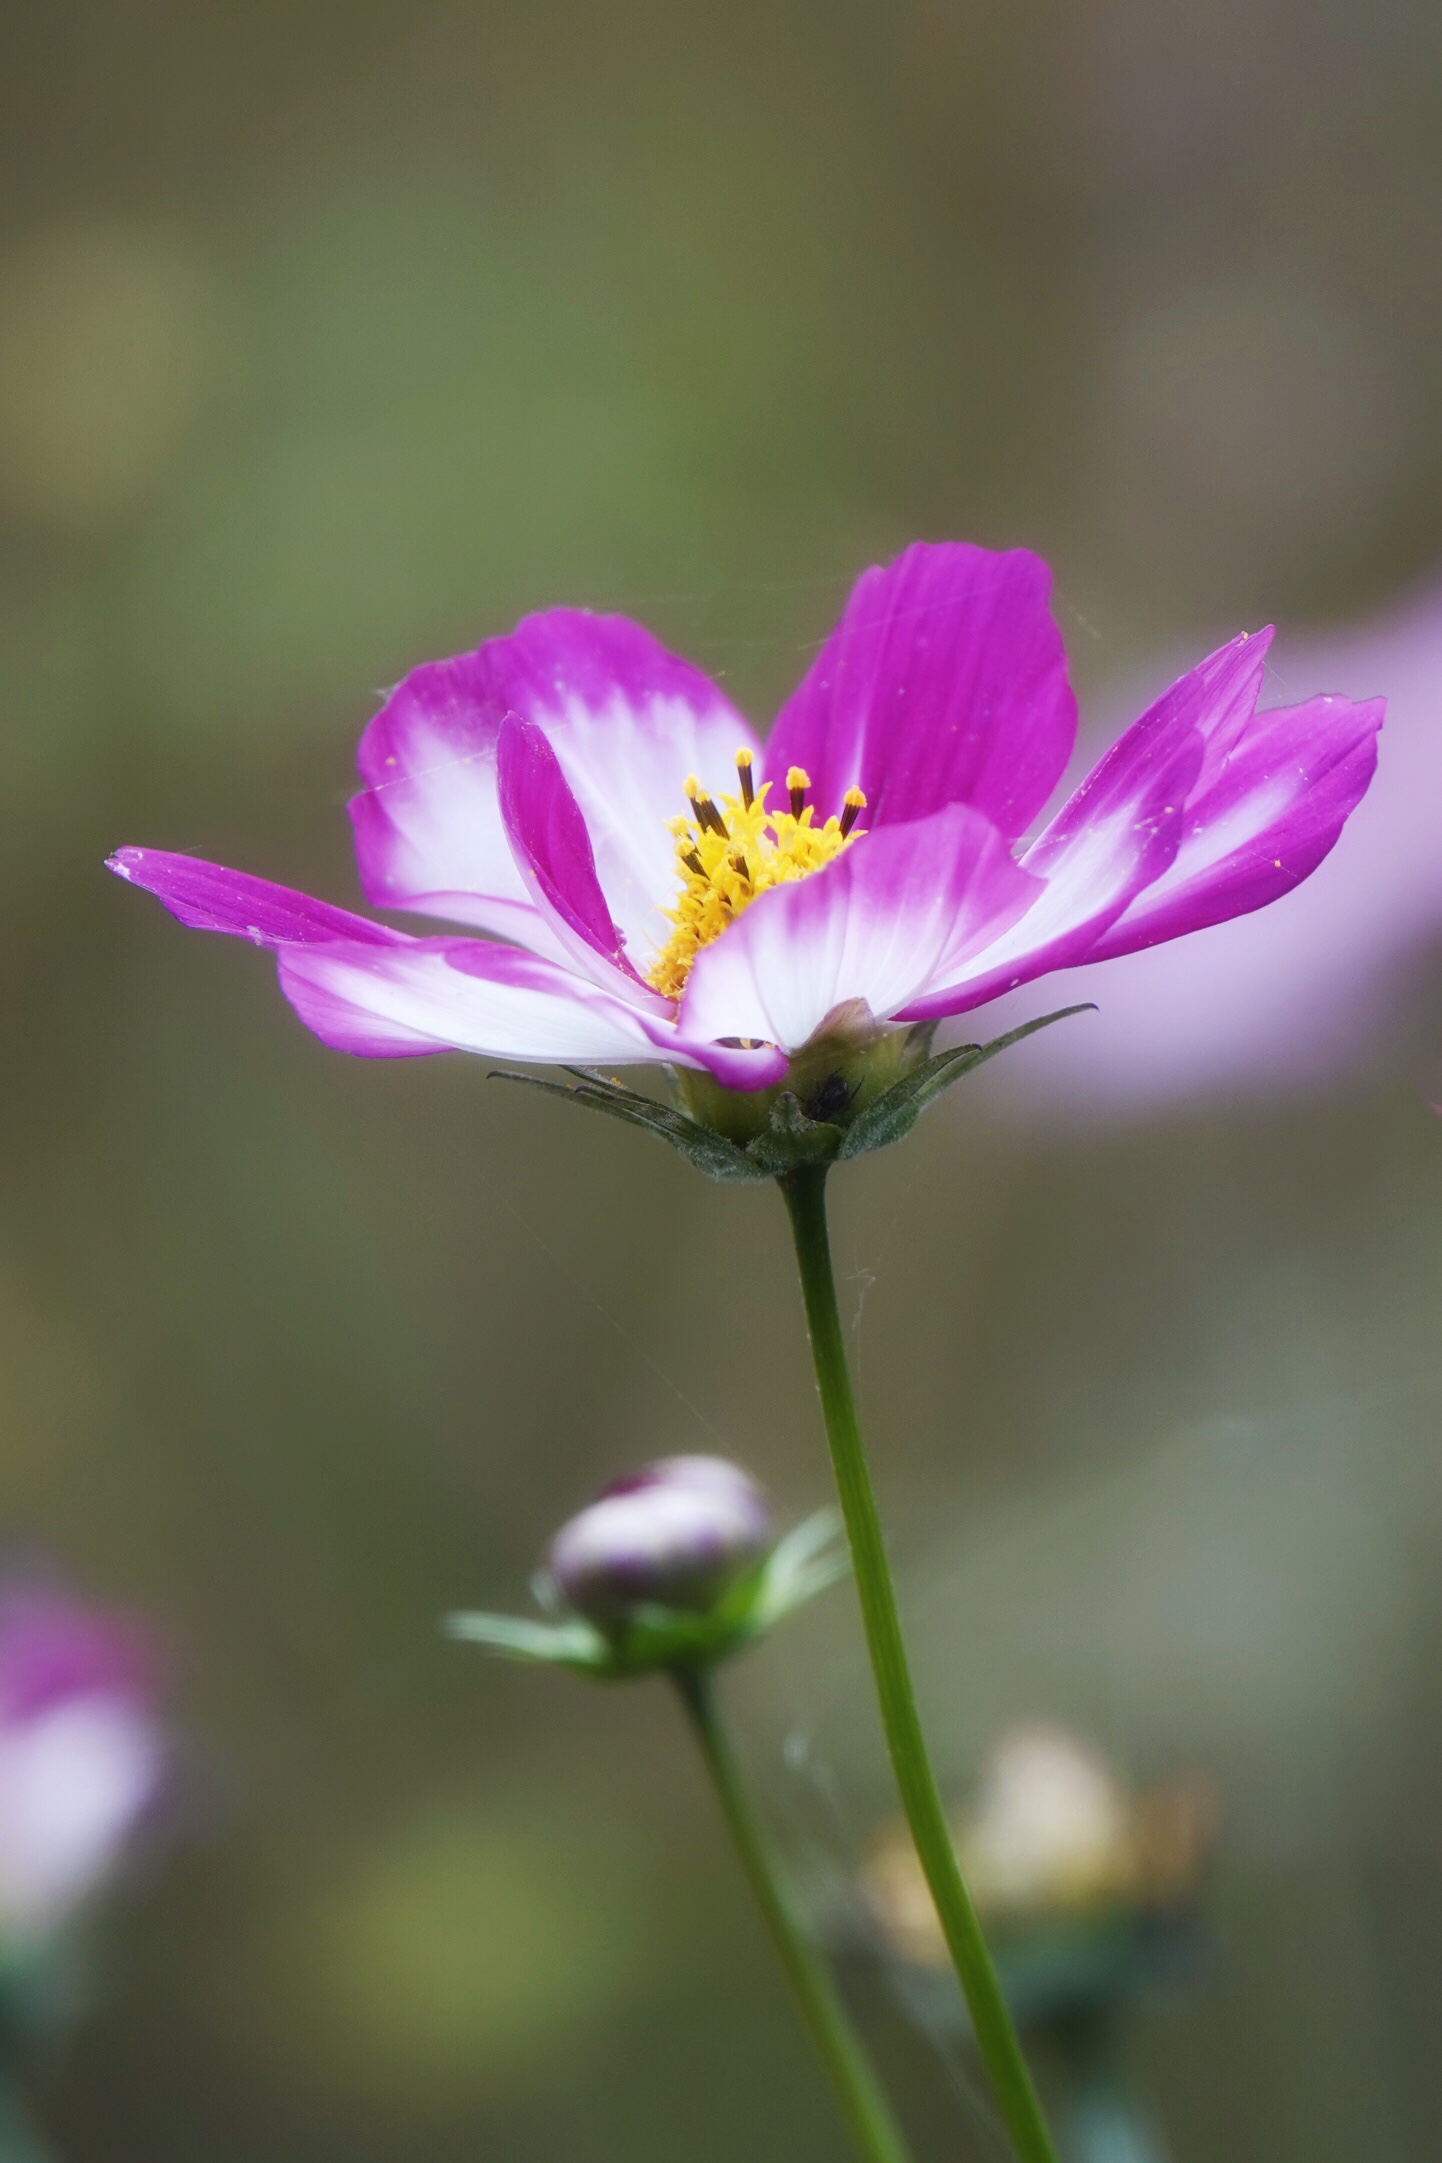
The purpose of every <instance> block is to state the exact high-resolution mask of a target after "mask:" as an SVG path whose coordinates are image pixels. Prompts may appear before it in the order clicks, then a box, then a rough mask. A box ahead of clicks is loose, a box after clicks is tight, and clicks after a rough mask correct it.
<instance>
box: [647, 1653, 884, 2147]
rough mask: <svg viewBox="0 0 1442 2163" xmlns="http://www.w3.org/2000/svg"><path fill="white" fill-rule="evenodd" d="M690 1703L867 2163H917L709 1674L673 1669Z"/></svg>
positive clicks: (744, 1855)
mask: <svg viewBox="0 0 1442 2163" xmlns="http://www.w3.org/2000/svg"><path fill="white" fill-rule="evenodd" d="M673 1673H674V1675H675V1680H676V1685H677V1688H678V1689H679V1690H680V1692H681V1697H682V1701H683V1702H684V1704H685V1706H686V1710H687V1712H688V1713H689V1714H690V1716H691V1722H692V1725H693V1727H694V1728H695V1730H696V1739H697V1741H698V1742H699V1743H700V1745H701V1755H702V1756H703V1757H704V1758H705V1760H706V1768H707V1770H708V1772H709V1773H710V1775H711V1778H712V1780H713V1781H714V1783H715V1786H716V1793H717V1795H718V1797H719V1798H720V1803H721V1809H722V1813H723V1815H724V1816H725V1819H726V1823H727V1826H728V1827H729V1829H730V1833H731V1837H732V1839H733V1840H734V1841H735V1843H736V1849H737V1852H738V1854H739V1855H740V1857H741V1861H742V1864H743V1866H744V1868H745V1871H746V1875H747V1877H748V1878H749V1879H750V1881H751V1890H752V1892H753V1893H755V1895H756V1898H757V1901H758V1902H759V1904H760V1907H761V1912H762V1914H763V1915H764V1916H765V1918H766V1922H767V1926H768V1928H769V1929H770V1932H771V1935H772V1937H773V1939H774V1940H775V1943H776V1950H777V1952H778V1953H779V1954H780V1955H781V1964H782V1966H783V1967H784V1968H785V1970H786V1973H787V1974H788V1976H789V1977H790V1978H791V1984H792V1988H793V1989H794V1990H795V1992H796V1995H797V1997H798V1998H799V2000H800V2001H801V2010H802V2012H803V2013H804V2014H805V2016H806V2022H807V2025H808V2026H809V2028H810V2030H811V2033H812V2037H813V2039H814V2041H815V2043H816V2047H817V2049H818V2050H819V2051H820V2053H821V2056H822V2058H823V2060H824V2061H825V2065H826V2070H827V2072H828V2073H829V2074H830V2075H831V2079H832V2082H833V2084H834V2086H835V2089H836V2093H837V2096H838V2098H839V2099H840V2103H841V2108H842V2110H843V2112H844V2113H845V2115H846V2119H847V2123H848V2124H849V2125H850V2127H851V2133H852V2137H853V2139H854V2140H855V2143H856V2147H857V2151H858V2153H859V2154H861V2155H862V2156H864V2157H865V2158H866V2159H867V2163H911V2159H910V2153H909V2150H908V2149H907V2146H906V2143H905V2141H904V2140H903V2139H902V2136H901V2132H900V2129H899V2128H898V2126H897V2124H896V2120H895V2119H894V2118H893V2116H892V2114H891V2106H890V2104H889V2103H888V2102H887V2100H886V2097H885V2095H884V2093H883V2092H882V2088H881V2084H880V2082H879V2081H878V2080H877V2078H876V2075H875V2073H874V2072H873V2071H872V2069H871V2064H870V2061H869V2059H868V2058H867V2055H866V2051H865V2049H864V2047H863V2045H862V2042H861V2039H860V2037H859V2036H858V2035H857V2033H856V2031H855V2029H854V2028H853V2027H852V2025H851V2021H850V2019H849V2018H848V2016H847V2013H846V2009H845V2007H844V2006H843V2005H842V2003H841V2000H840V1998H839V1997H838V1996H837V1993H836V1989H835V1986H834V1984H833V1983H832V1980H831V1977H830V1975H829V1974H828V1973H827V1970H826V1965H825V1963H824V1961H823V1960H822V1959H821V1957H820V1955H819V1954H818V1953H817V1952H816V1950H815V1948H814V1947H813V1946H812V1944H811V1942H810V1940H809V1939H808V1938H807V1936H806V1933H805V1932H804V1930H803V1929H802V1928H801V1925H800V1923H799V1922H798V1921H797V1919H796V1916H795V1915H794V1914H793V1912H792V1908H791V1903H790V1900H789V1899H788V1897H787V1894H786V1891H785V1889H784V1887H783V1886H782V1884H781V1881H780V1879H779V1878H778V1877H777V1874H776V1871H775V1869H774V1867H773V1865H772V1861H771V1856H770V1852H769V1850H768V1847H767V1844H766V1837H765V1834H764V1833H763V1832H762V1830H761V1826H760V1823H759V1821H758V1819H757V1816H756V1812H755V1810H754V1808H753V1807H752V1803H751V1799H750V1797H749V1795H748V1794H747V1792H746V1787H745V1783H744V1782H743V1780H742V1777H741V1770H740V1767H739V1766H738V1765H737V1762H736V1758H735V1755H734V1753H733V1752H732V1749H731V1745H730V1742H729V1740H728V1739H727V1735H726V1730H725V1728H724V1727H723V1725H722V1723H721V1716H720V1713H719V1710H718V1708H717V1704H716V1692H715V1686H714V1683H713V1681H712V1676H711V1670H710V1669H709V1668H707V1667H681V1668H676V1669H674V1670H673Z"/></svg>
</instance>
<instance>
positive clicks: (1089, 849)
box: [111, 543, 1382, 1090]
mask: <svg viewBox="0 0 1442 2163" xmlns="http://www.w3.org/2000/svg"><path fill="white" fill-rule="evenodd" d="M1048 590H1049V574H1048V572H1047V570H1046V567H1045V565H1044V564H1042V563H1041V562H1040V560H1039V559H1038V558H1037V557H1035V556H1033V555H1030V554H1028V553H1027V552H1026V551H1024V550H1015V551H1012V552H1010V553H1007V554H999V555H998V554H992V553H989V552H988V551H986V550H983V549H979V548H974V547H970V546H966V545H963V544H959V543H948V544H942V545H938V546H932V545H927V544H921V543H918V544H917V545H916V546H914V547H912V548H910V549H908V550H907V551H906V552H905V554H903V555H902V556H900V557H899V558H898V559H897V560H896V562H894V563H893V564H891V565H890V566H888V567H887V568H885V569H878V570H871V571H868V572H866V573H865V574H864V576H863V577H862V578H861V579H860V580H859V582H858V583H857V585H856V587H855V588H854V590H853V592H852V594H851V597H850V599H849V600H848V602H847V605H846V608H845V611H844V613H843V615H842V618H841V621H840V623H839V624H838V625H837V627H836V629H835V630H834V631H833V632H832V634H831V636H830V638H829V639H828V640H827V641H826V643H825V645H824V646H823V647H822V649H821V651H820V653H819V654H818V655H817V657H816V659H815V661H814V663H813V665H812V667H811V668H810V670H809V671H808V673H807V675H806V676H805V678H804V679H803V681H802V683H801V684H800V686H799V687H798V689H797V690H796V691H795V692H794V693H793V695H792V696H791V698H790V699H789V700H788V701H787V703H786V705H785V706H784V707H783V709H782V712H781V714H780V716H779V718H778V720H777V722H776V725H775V727H774V729H773V730H772V733H771V736H770V739H769V741H768V743H767V744H766V746H765V748H764V749H763V747H762V745H761V744H760V742H759V741H758V740H757V738H756V737H755V736H754V735H753V733H752V731H751V729H750V728H749V727H748V725H747V723H746V722H745V721H744V720H743V719H742V718H741V716H740V715H739V714H738V713H737V712H736V711H735V710H734V708H733V707H732V706H731V705H730V704H729V702H728V701H727V699H726V698H725V696H724V695H723V693H722V692H721V691H720V689H719V688H718V687H717V686H716V685H715V684H714V683H712V682H711V681H710V680H709V679H708V678H707V677H706V676H704V675H702V674H701V673H700V671H699V670H697V669H695V668H693V667H691V666H690V665H689V664H688V663H687V662H685V661H682V660H679V659H677V658H676V657H675V656H673V655H671V654H669V653H667V652H666V651H664V649H663V648H662V647H660V646H659V645H658V644H657V643H656V641H655V640H654V639H653V638H651V636H650V635H649V633H647V632H646V631H644V630H642V629H641V628H640V627H639V626H638V625H636V624H634V623H631V622H629V621H627V620H626V619H625V618H623V617H618V616H593V615H589V614H587V613H585V612H582V611H579V610H574V609H552V610H549V611H547V612H545V613H544V614H541V615H536V616H530V617H527V618H526V619H525V620H524V621H523V622H522V623H521V624H520V626H519V627H518V628H517V630H516V631H515V632H513V633H512V634H511V636H510V637H508V638H498V639H492V640H489V641H488V642H487V643H485V644H484V645H482V646H480V647H479V648H477V650H476V651H475V652H474V653H470V654H465V655H462V656H461V657H460V658H458V659H456V660H452V661H441V662H434V663H431V664H428V665H426V666H424V667H421V668H419V669H416V670H415V671H414V672H413V673H412V674H411V675H410V676H408V677H407V678H406V679H405V681H404V682H403V683H402V684H401V685H400V686H399V688H398V689H397V690H396V691H395V692H394V693H393V694H392V695H391V697H390V698H389V699H388V700H387V702H386V704H385V706H384V707H383V708H382V710H381V712H380V713H379V714H378V715H377V717H376V719H375V720H374V721H373V722H372V723H371V724H370V726H369V728H368V729H367V730H366V732H365V734H364V736H363V738H362V740H361V745H360V754H359V765H360V773H361V779H362V781H363V783H364V787H363V788H362V790H361V793H360V794H359V795H358V796H357V797H355V798H354V799H353V801H352V803H351V807H350V808H351V817H352V820H353V823H354V827H355V836H356V848H357V854H358V858H359V866H360V876H361V884H362V886H363V888H364V890H365V893H366V896H367V898H368V900H369V901H370V902H371V903H372V904H373V905H375V906H376V907H378V908H387V909H402V910H413V911H416V912H419V913H420V914H422V915H428V916H432V917H437V918H440V919H443V920H447V921H449V922H451V923H453V924H462V925H465V926H467V927H469V932H468V933H467V934H459V933H457V932H455V931H448V932H445V933H442V934H440V935H438V936H431V937H423V938H417V937H412V936H410V935H408V934H406V933H405V932H402V931H400V930H398V929H395V928H393V927H392V926H391V925H389V924H384V923H378V922H375V921H374V920H371V919H368V918H365V917H361V916H357V915H353V914H351V913H350V912H348V911H346V910H343V909H339V908H335V907H332V906H331V905H330V904H328V903H325V902H320V901H314V900H310V899H309V898H307V897H306V896H304V895H301V894H297V893H294V892H291V891H290V890H289V889H287V888H284V887H278V886H274V885H272V884H270V883H269V882H268V881H265V880H261V879H255V878H251V877H249V876H247V875H246V874H244V873H241V872H234V871H227V870H224V869H222V868H220V867H219V866H217V865H213V864H207V863H203V862H199V861H197V860H196V859H194V858H190V857H184V856H174V855H168V854H164V853H161V852H159V851H155V850H151V849H138V848H126V849H122V850H121V851H120V852H119V853H118V854H117V855H116V856H115V857H114V858H112V859H111V868H112V869H114V870H115V871H117V872H119V873H120V875H121V876H122V877H123V878H126V879H129V880H131V881H133V882H134V883H135V884H137V885H140V886H144V887H147V888H148V889H149V890H150V891H151V892H152V893H154V894H155V895H156V896H157V897H158V898H159V899H160V900H161V901H162V902H163V903H164V904H165V906H166V907H167V908H168V909H170V910H171V912H172V913H173V914H174V915H175V916H177V917H179V918H180V920H181V921H182V922H183V923H186V924H190V925H194V926H196V927H198V928H200V929H204V930H210V931H223V932H230V933H233V934H236V935H238V936H240V937H244V938H249V939H251V940H253V941H254V942H255V943H256V944H257V945H261V946H265V947H269V948H270V949H272V950H273V951H274V953H275V954H276V956H277V959H278V962H279V968H280V980H281V987H282V989H283V991H284V992H285V995H286V997H287V998H288V999H289V1000H290V1002H291V1004H292V1006H293V1007H294V1008H295V1009H296V1011H297V1013H298V1014H299V1015H300V1017H301V1019H302V1020H303V1021H305V1022H306V1023H307V1024H308V1025H309V1027H310V1028H311V1029H313V1030H314V1031H315V1032H316V1034H317V1035H318V1036H320V1037H321V1038H322V1039H323V1040H324V1041H325V1042H326V1043H328V1044H331V1045H334V1046H335V1047H336V1048H338V1049H340V1050H343V1051H350V1052H358V1053H361V1054H364V1055H367V1056H371V1057H411V1056H415V1055H418V1054H423V1053H428V1052H438V1051H443V1050H447V1049H458V1050H464V1051H473V1052H482V1053H486V1054H489V1055H491V1056H493V1057H499V1058H509V1059H514V1060H518V1061H521V1062H524V1063H527V1064H546V1063H559V1064H562V1065H573V1064H575V1065H592V1064H601V1065H616V1064H623V1063H637V1062H653V1061H664V1062H666V1063H668V1064H669V1065H671V1066H673V1067H675V1068H679V1069H700V1070H702V1071H704V1072H706V1073H709V1074H710V1075H711V1076H712V1077H713V1078H714V1079H715V1081H716V1082H718V1083H720V1084H721V1085H722V1086H723V1087H725V1088H727V1089H735V1090H758V1089H764V1088H769V1087H773V1086H774V1085H776V1084H777V1083H778V1082H780V1081H781V1080H782V1078H783V1077H784V1076H785V1074H786V1072H787V1069H788V1065H789V1063H790V1061H791V1059H792V1057H793V1055H795V1054H797V1053H798V1052H800V1051H801V1050H802V1048H803V1047H806V1046H808V1045H814V1044H815V1043H817V1042H818V1041H825V1040H826V1039H827V1037H828V1035H829V1034H836V1035H838V1036H841V1035H844V1036H845V1037H846V1038H847V1040H848V1041H851V1042H856V1041H858V1040H864V1039H868V1038H870V1039H876V1038H879V1037H880V1036H881V1035H883V1034H885V1033H887V1032H889V1031H891V1030H893V1029H895V1028H899V1027H909V1026H911V1025H915V1024H927V1023H931V1022H934V1021H936V1020H938V1019H941V1018H943V1017H945V1016H948V1015H954V1014H960V1013H964V1012H966V1011H968V1010H969V1009H971V1008H973V1007H977V1006H979V1005H981V1004H983V1003H984V1002H985V1001H987V1000H989V999H992V998H994V997H996V996H997V995H998V994H1000V993H1003V992H1006V991H1010V990H1012V989H1014V988H1015V987H1016V986H1018V985H1020V984H1024V983H1027V982H1030V981H1031V980H1032V979H1034V978H1036V977H1039V976H1042V975H1044V974H1046V973H1047V972H1049V971H1051V970H1056V969H1065V968H1071V967H1073V966H1075V965H1076V964H1078V963H1080V962H1083V961H1089V960H1092V961H1094V960H1100V959H1104V958H1109V957H1111V956H1114V955H1118V954H1125V953H1129V952H1131V951H1133V950H1134V949H1136V948H1138V947H1145V946H1151V945H1155V944H1157V943H1158V942H1160V941H1162V940H1166V939H1174V938H1177V937H1179V936H1180V935H1181V934H1182V933H1184V932H1189V931H1195V930H1198V929H1200V928H1202V927H1203V926H1205V925H1209V924H1214V923H1217V922H1219V921H1221V920H1222V919H1224V918H1227V917H1232V916H1237V915H1241V914H1243V913H1245V912H1246V911H1248V910H1252V909H1257V908H1260V907H1261V906H1262V905H1263V904H1264V903H1265V902H1269V901H1271V900H1273V899H1275V898H1276V897H1277V896H1278V895H1280V894H1283V893H1285V892H1286V891H1287V890H1288V889H1289V888H1290V887H1293V886H1295V885H1296V884H1297V883H1298V881H1299V880H1301V879H1304V878H1305V877H1306V876H1307V875H1308V873H1309V872H1311V871H1312V870H1313V869H1314V868H1315V866H1316V865H1317V864H1318V863H1320V862H1321V860H1322V858H1323V857H1324V856H1325V855H1326V854H1327V851H1328V850H1329V849H1330V848H1331V846H1332V844H1333V843H1334V842H1335V840H1336V838H1337V835H1338V833H1339V832H1340V830H1341V827H1342V824H1343V822H1344V820H1345V819H1346V817H1347V815H1348V813H1349V812H1350V811H1351V810H1352V809H1353V807H1354V805H1355V804H1356V803H1357V802H1358V800H1359V798H1360V797H1361V795H1362V793H1363V791H1364V790H1365V789H1366V787H1367V784H1368V781H1369V780H1370V778H1371V775H1372V772H1373V768H1374V764H1375V757H1376V733H1377V729H1378V727H1379V725H1380V723H1381V718H1382V705H1381V702H1380V701H1379V700H1370V701H1367V702H1364V703H1362V704H1354V703H1352V702H1350V701H1348V700H1346V699H1341V698H1328V697H1321V698H1312V699H1309V700H1308V701H1307V702H1306V703H1304V704H1302V705H1298V706H1290V707H1284V708H1280V709H1277V710H1275V711H1272V712H1268V713H1263V714H1258V713H1257V712H1256V705H1257V699H1258V696H1259V693H1260V690H1261V685H1262V670H1263V662H1264V659H1265V656H1266V652H1267V646H1268V643H1269V637H1270V634H1269V633H1266V632H1262V633H1260V634H1256V635H1251V636H1248V635H1246V634H1243V635H1242V636H1241V637H1238V638H1236V639H1234V640H1233V641H1232V642H1231V643H1230V644H1229V645H1226V646H1223V647H1222V648H1220V649H1219V651H1218V652H1216V653H1214V654H1212V655H1211V656H1210V657H1209V658H1208V659H1206V660H1204V661H1202V662H1201V663H1200V664H1199V665H1198V666H1197V667H1196V668H1194V669H1191V670H1190V671H1188V673H1187V674H1186V675H1184V676H1182V677H1181V678H1180V679H1179V680H1178V681H1177V682H1176V683H1175V684H1173V685H1172V686H1171V688H1170V689H1169V690H1167V691H1164V692H1163V693H1162V695H1161V697H1160V698H1158V699H1157V700H1156V701H1155V703H1154V704H1153V705H1152V706H1150V707H1149V708H1148V709H1147V711H1146V712H1145V713H1144V714H1143V715H1142V717H1141V719H1140V720H1138V721H1137V722H1135V723H1134V724H1133V725H1132V727H1131V728H1129V729H1128V730H1127V731H1126V732H1125V733H1124V734H1123V735H1122V736H1121V738H1120V739H1119V740H1118V741H1117V742H1116V743H1115V744H1114V745H1113V746H1112V748H1111V750H1110V751H1108V752H1107V753H1106V755H1105V756H1104V757H1103V758H1102V759H1101V761H1100V762H1099V764H1098V765H1097V766H1096V767H1095V768H1094V769H1093V771H1092V772H1091V773H1090V774H1089V775H1088V776H1087V778H1086V779H1085V780H1084V781H1083V782H1082V784H1081V786H1080V787H1079V788H1078V789H1077V790H1076V792H1075V793H1074V794H1073V795H1072V796H1071V797H1070V798H1069V799H1068V800H1067V801H1066V802H1064V803H1063V804H1062V806H1061V808H1060V809H1059V810H1058V811H1057V812H1055V814H1054V815H1053V816H1052V817H1051V818H1050V819H1049V820H1047V821H1046V822H1045V823H1044V824H1040V825H1039V824H1038V822H1039V820H1040V818H1041V815H1042V813H1043V812H1044V810H1045V808H1046V806H1047V804H1048V802H1049V800H1050V799H1051V797H1052V795H1053V793H1054V791H1055V790H1056V787H1057V785H1058V783H1059V781H1060V779H1061V776H1062V773H1063V771H1064V769H1065V767H1066V765H1067V762H1068V759H1069V757H1070V755H1071V752H1072V747H1073V742H1074V738H1075V731H1076V706H1075V700H1074V698H1073V696H1072V692H1071V689H1070V687H1069V685H1068V682H1067V675H1066V660H1065V655H1064V653H1063V650H1062V643H1061V638H1060V635H1059V633H1058V631H1057V629H1056V626H1055V624H1054V622H1053V621H1052V618H1051V615H1050V613H1049V611H1048V607H1047V595H1048ZM1027 837H1031V838H1027ZM475 933H480V934H483V936H479V937H478V936H473V935H470V934H475Z"/></svg>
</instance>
